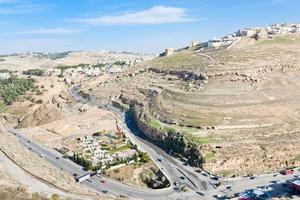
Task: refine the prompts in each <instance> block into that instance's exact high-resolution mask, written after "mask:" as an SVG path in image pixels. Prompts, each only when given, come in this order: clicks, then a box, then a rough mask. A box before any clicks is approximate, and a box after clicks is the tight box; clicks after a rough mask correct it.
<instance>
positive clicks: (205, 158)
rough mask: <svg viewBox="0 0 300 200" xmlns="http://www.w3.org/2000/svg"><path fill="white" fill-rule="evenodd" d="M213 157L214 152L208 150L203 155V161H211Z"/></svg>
mask: <svg viewBox="0 0 300 200" xmlns="http://www.w3.org/2000/svg"><path fill="white" fill-rule="evenodd" d="M214 157H215V153H214V152H208V153H206V154H205V155H204V160H205V161H211V160H213V159H214Z"/></svg>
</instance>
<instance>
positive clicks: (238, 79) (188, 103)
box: [93, 35, 300, 176]
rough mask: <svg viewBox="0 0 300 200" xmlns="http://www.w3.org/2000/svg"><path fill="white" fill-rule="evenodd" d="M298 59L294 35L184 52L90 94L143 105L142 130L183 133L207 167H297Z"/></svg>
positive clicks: (224, 170) (225, 171)
mask: <svg viewBox="0 0 300 200" xmlns="http://www.w3.org/2000/svg"><path fill="white" fill-rule="evenodd" d="M204 55H205V56H204ZM299 56H300V38H299V36H298V35H288V36H279V37H275V38H273V39H266V40H259V41H255V40H249V41H246V40H242V41H241V43H240V44H237V45H236V46H234V47H232V48H230V49H223V50H217V51H206V52H199V50H197V49H196V48H194V49H187V50H183V51H181V52H179V53H177V54H175V55H172V56H168V57H161V58H157V59H154V60H153V61H150V62H148V63H147V64H146V65H144V66H140V67H137V68H135V69H134V70H132V71H131V72H126V74H125V73H124V74H122V75H118V76H115V77H113V78H112V79H110V80H109V81H106V82H102V83H99V85H97V87H94V88H93V95H96V96H99V97H104V98H110V99H113V100H114V101H118V102H121V103H123V104H137V103H140V104H143V109H144V110H146V111H147V112H145V113H147V115H149V117H150V118H151V119H152V120H150V121H149V127H152V128H157V129H160V130H167V129H165V128H161V127H167V128H172V129H176V130H179V131H180V132H181V133H183V134H185V136H186V137H187V138H188V139H190V140H191V141H193V142H194V143H195V144H197V145H198V147H199V149H200V151H201V152H202V155H203V157H204V161H205V163H204V165H203V167H204V168H205V169H207V170H210V171H213V172H215V173H219V174H221V175H224V176H229V175H234V174H235V175H247V174H254V173H264V172H270V171H276V170H279V169H282V168H284V167H286V166H292V165H298V166H299V165H300V151H299V149H300V146H299V144H300V141H299V140H300V132H299V128H300V127H299V110H300V104H299V101H298V99H299V98H300V89H299V88H300V87H299V86H300V79H299V75H300V60H299ZM153 69H155V70H153ZM120 86H121V87H120ZM151 91H152V92H151ZM153 91H155V92H153Z"/></svg>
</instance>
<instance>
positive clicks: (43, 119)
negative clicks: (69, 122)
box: [18, 103, 65, 128]
mask: <svg viewBox="0 0 300 200" xmlns="http://www.w3.org/2000/svg"><path fill="white" fill-rule="evenodd" d="M64 117H65V115H64V113H63V112H62V111H61V110H60V109H59V108H58V107H57V105H53V104H47V103H45V104H43V105H42V106H41V107H39V108H38V109H37V110H35V111H34V112H33V113H31V114H28V115H27V116H25V117H24V118H23V119H22V120H21V121H20V123H19V125H18V127H19V128H26V127H31V126H39V125H43V124H47V123H51V122H54V121H57V120H60V119H62V118H64Z"/></svg>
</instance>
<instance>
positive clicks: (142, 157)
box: [132, 152, 150, 163]
mask: <svg viewBox="0 0 300 200" xmlns="http://www.w3.org/2000/svg"><path fill="white" fill-rule="evenodd" d="M132 159H133V160H134V161H135V162H138V161H140V162H142V163H146V162H148V161H149V160H150V157H149V155H148V154H147V153H146V152H141V153H139V154H138V153H135V154H133V157H132Z"/></svg>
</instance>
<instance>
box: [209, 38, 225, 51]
mask: <svg viewBox="0 0 300 200" xmlns="http://www.w3.org/2000/svg"><path fill="white" fill-rule="evenodd" d="M221 46H222V40H220V39H212V40H209V41H208V42H207V47H208V48H215V49H218V48H219V47H221Z"/></svg>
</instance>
